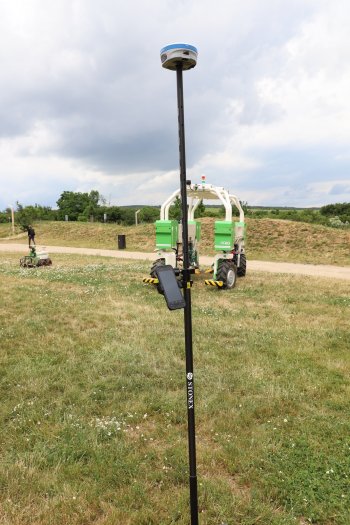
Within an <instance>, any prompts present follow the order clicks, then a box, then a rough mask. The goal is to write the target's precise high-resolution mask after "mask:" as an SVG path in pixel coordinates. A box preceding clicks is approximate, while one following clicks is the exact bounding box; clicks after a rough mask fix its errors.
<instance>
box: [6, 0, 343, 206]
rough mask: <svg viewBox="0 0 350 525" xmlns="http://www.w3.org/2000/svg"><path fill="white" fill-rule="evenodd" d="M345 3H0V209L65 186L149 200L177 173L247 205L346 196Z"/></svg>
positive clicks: (49, 197) (170, 186)
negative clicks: (182, 150) (182, 127)
mask: <svg viewBox="0 0 350 525" xmlns="http://www.w3.org/2000/svg"><path fill="white" fill-rule="evenodd" d="M349 27H350V2H349V1H348V0H288V1H287V0H264V1H262V0H245V1H243V0H216V2H213V1H212V0H210V1H209V0H177V1H176V2H174V1H170V0H128V1H123V2H122V1H120V0H99V1H98V2H97V1H95V0H76V1H75V0H11V1H10V0H0V63H1V70H0V95H1V97H0V209H4V208H5V207H6V206H8V205H9V204H14V203H15V202H16V201H20V202H21V203H22V204H34V203H38V204H42V205H50V206H53V207H55V206H56V201H57V199H58V198H59V196H60V194H61V193H62V191H64V190H71V191H83V192H85V191H90V190H92V189H96V190H98V191H99V192H100V193H101V194H102V195H104V196H105V197H106V199H107V201H108V202H110V203H111V204H123V205H125V204H160V203H161V202H162V201H163V200H164V199H165V198H166V197H167V196H168V195H169V194H170V193H171V192H172V191H174V190H175V189H176V188H177V187H178V186H179V173H178V172H179V168H178V165H179V159H178V143H177V140H178V139H177V106H176V74H175V73H173V72H171V71H168V70H165V69H163V68H162V67H161V62H160V57H159V51H160V49H161V48H162V47H163V46H164V45H166V44H168V43H173V42H186V43H190V44H193V45H195V46H196V47H197V48H198V51H199V55H198V64H197V67H196V68H195V69H192V70H190V71H188V72H185V73H184V92H185V124H186V149H187V178H190V179H192V181H194V182H196V181H200V177H201V175H206V178H207V182H211V183H213V184H216V185H219V186H224V187H226V188H227V189H230V190H231V192H233V193H235V194H236V195H238V197H239V198H240V199H241V200H244V201H247V202H248V203H249V204H252V205H253V204H255V205H284V206H319V205H324V204H328V203H332V202H344V201H349V200H350V38H349Z"/></svg>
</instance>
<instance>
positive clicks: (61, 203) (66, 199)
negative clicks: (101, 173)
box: [0, 190, 205, 230]
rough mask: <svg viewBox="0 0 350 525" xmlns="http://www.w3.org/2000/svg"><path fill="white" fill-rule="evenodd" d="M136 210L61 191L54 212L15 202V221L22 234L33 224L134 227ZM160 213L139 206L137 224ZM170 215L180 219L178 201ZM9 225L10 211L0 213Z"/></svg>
mask: <svg viewBox="0 0 350 525" xmlns="http://www.w3.org/2000/svg"><path fill="white" fill-rule="evenodd" d="M137 208H138V207H136V206H108V205H107V204H106V199H105V198H104V197H103V196H102V195H100V193H99V192H98V191H97V190H92V191H90V193H82V192H74V191H64V192H62V193H61V195H60V197H59V199H58V200H57V209H52V208H51V207H50V206H40V205H39V204H35V205H34V206H23V205H22V204H20V203H19V202H17V203H16V210H15V220H16V224H17V225H18V226H19V227H20V228H21V229H22V230H26V229H27V228H28V226H29V225H30V224H31V223H33V222H36V221H65V220H68V221H82V222H88V221H95V222H109V223H117V224H124V225H132V224H135V212H136V210H137ZM204 210H205V207H204V205H203V204H202V205H201V206H200V207H199V209H198V212H197V216H201V213H203V211H204ZM159 213H160V207H159V206H158V207H157V206H140V213H139V214H138V221H139V222H143V223H152V222H154V221H155V220H157V219H159ZM169 215H170V218H173V219H180V217H181V201H180V199H179V198H177V200H176V202H175V203H174V205H173V206H171V208H170V212H169ZM10 221H11V209H10V208H7V209H6V210H4V211H3V212H0V222H2V223H7V222H10Z"/></svg>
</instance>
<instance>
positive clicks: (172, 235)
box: [156, 220, 178, 249]
mask: <svg viewBox="0 0 350 525" xmlns="http://www.w3.org/2000/svg"><path fill="white" fill-rule="evenodd" d="M177 237H178V223H177V221H171V220H168V221H163V220H160V221H156V247H157V248H158V249H167V248H168V249H171V248H176V244H177Z"/></svg>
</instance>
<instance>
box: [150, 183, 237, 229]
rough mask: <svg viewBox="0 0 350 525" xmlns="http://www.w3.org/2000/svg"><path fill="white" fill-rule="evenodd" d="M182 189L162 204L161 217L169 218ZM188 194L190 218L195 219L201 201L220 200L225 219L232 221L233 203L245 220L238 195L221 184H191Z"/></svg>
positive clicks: (162, 218)
mask: <svg viewBox="0 0 350 525" xmlns="http://www.w3.org/2000/svg"><path fill="white" fill-rule="evenodd" d="M180 193H181V192H180V190H179V189H178V190H176V191H174V193H173V194H172V195H170V197H168V198H167V199H166V201H165V202H164V203H163V204H162V206H161V208H160V219H161V220H165V221H167V220H169V208H170V206H171V205H172V204H173V203H174V202H175V200H176V197H178V196H179V195H180ZM187 196H188V220H189V221H193V220H194V212H195V211H196V209H197V208H198V206H199V204H200V202H201V201H203V200H204V199H206V200H219V201H221V203H222V204H223V206H224V208H225V221H232V204H234V205H235V206H236V208H237V209H238V211H239V220H240V222H244V211H243V209H242V206H241V203H240V202H239V199H238V197H237V196H236V195H232V194H231V193H229V192H228V191H227V190H225V188H222V187H220V186H213V185H212V184H207V183H202V184H191V185H188V186H187Z"/></svg>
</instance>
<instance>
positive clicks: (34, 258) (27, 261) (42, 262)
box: [19, 246, 52, 268]
mask: <svg viewBox="0 0 350 525" xmlns="http://www.w3.org/2000/svg"><path fill="white" fill-rule="evenodd" d="M19 264H20V266H21V267H22V268H37V267H38V266H51V264H52V261H51V259H50V257H49V255H48V253H46V252H43V251H42V252H37V251H36V247H35V246H31V248H30V251H29V255H25V256H24V257H22V258H21V259H20V261H19Z"/></svg>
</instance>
